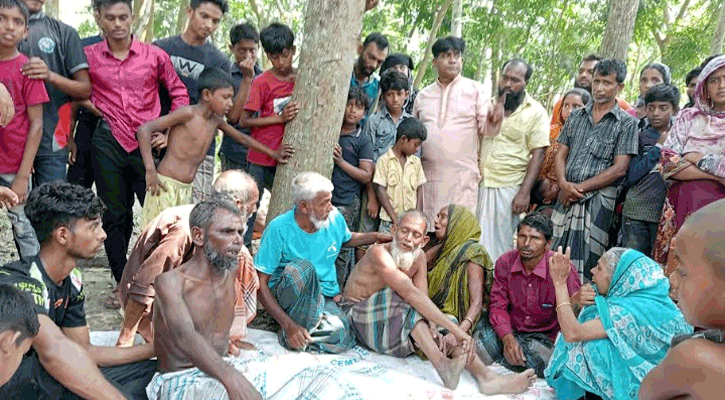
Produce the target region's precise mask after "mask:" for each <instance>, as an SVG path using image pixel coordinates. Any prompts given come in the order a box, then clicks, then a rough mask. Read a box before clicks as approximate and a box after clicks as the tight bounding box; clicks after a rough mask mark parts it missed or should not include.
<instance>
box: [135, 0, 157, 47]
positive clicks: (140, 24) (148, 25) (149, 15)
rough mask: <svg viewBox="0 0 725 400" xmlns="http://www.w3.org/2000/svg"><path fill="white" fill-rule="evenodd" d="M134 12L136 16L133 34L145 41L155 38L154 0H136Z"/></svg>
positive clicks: (148, 41)
mask: <svg viewBox="0 0 725 400" xmlns="http://www.w3.org/2000/svg"><path fill="white" fill-rule="evenodd" d="M133 14H134V15H135V16H136V21H135V22H134V27H133V34H134V35H135V36H136V38H137V39H138V40H139V41H141V42H145V43H150V42H151V41H152V40H153V38H154V0H136V1H134V3H133Z"/></svg>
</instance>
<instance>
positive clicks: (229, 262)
mask: <svg viewBox="0 0 725 400" xmlns="http://www.w3.org/2000/svg"><path fill="white" fill-rule="evenodd" d="M204 255H205V256H206V259H207V261H209V264H211V266H212V267H213V268H214V269H216V270H217V271H228V270H230V269H232V268H234V267H236V265H237V257H231V256H227V255H223V254H221V252H220V251H219V249H216V248H214V245H212V244H211V243H209V242H208V241H207V242H206V243H204Z"/></svg>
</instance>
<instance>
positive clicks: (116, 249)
mask: <svg viewBox="0 0 725 400" xmlns="http://www.w3.org/2000/svg"><path fill="white" fill-rule="evenodd" d="M95 4H96V5H97V7H98V9H97V10H96V11H97V12H98V13H99V14H100V18H99V19H98V21H99V23H100V25H101V30H102V31H103V32H105V34H106V38H105V39H106V40H104V41H102V42H100V43H97V44H95V45H92V46H88V47H86V48H85V53H86V57H87V58H88V65H89V74H90V76H91V83H92V84H93V89H92V92H91V103H88V102H86V103H85V105H86V106H87V107H88V108H89V109H90V110H91V111H92V112H94V113H95V114H96V115H98V116H100V117H103V122H101V124H100V126H99V127H98V129H97V130H96V132H95V134H94V135H93V139H92V141H93V147H94V149H95V157H94V160H93V169H94V171H95V180H96V188H97V190H98V195H99V196H100V197H101V199H103V202H104V203H105V204H106V207H108V210H107V211H106V213H105V214H104V215H103V228H104V229H105V230H106V233H107V234H108V240H106V242H105V247H106V254H107V255H108V261H109V264H110V266H111V272H112V273H113V277H114V278H115V279H116V282H118V281H120V280H121V276H122V274H123V268H124V266H125V265H126V251H127V249H128V244H129V240H130V238H131V231H132V230H133V211H132V207H133V201H134V199H133V196H134V193H135V194H136V197H138V200H139V202H140V203H141V204H143V201H144V194H145V192H146V179H145V176H146V170H145V168H144V164H143V161H142V159H141V154H140V152H139V149H138V141H137V140H136V131H137V130H138V127H139V126H141V124H143V123H145V122H148V121H151V120H154V119H156V118H158V117H159V115H160V114H161V103H160V100H159V87H160V86H161V85H163V86H164V87H166V89H167V91H168V92H169V95H170V97H171V101H172V105H171V110H172V111H173V110H175V109H177V108H179V107H182V106H185V105H188V104H189V96H188V92H187V90H186V86H184V84H183V82H181V79H179V76H178V75H177V74H176V71H175V70H174V66H173V65H172V63H171V60H170V58H169V56H168V54H166V53H165V52H164V51H163V50H161V49H160V48H158V47H156V46H153V45H150V44H145V43H141V42H139V41H138V40H136V39H135V38H134V37H133V36H132V34H131V25H132V23H133V12H132V7H131V0H99V1H97V2H96V3H95ZM155 138H157V139H162V138H163V135H157V136H155ZM151 143H152V144H153V145H156V146H161V145H163V144H164V143H160V140H157V142H155V141H154V140H152V142H151ZM109 305H111V304H109ZM114 306H115V304H114ZM118 306H119V307H120V303H119V304H118Z"/></svg>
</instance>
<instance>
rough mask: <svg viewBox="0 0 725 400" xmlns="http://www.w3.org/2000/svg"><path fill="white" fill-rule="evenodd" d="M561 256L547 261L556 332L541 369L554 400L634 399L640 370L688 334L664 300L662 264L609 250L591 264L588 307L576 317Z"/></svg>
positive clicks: (677, 313)
mask: <svg viewBox="0 0 725 400" xmlns="http://www.w3.org/2000/svg"><path fill="white" fill-rule="evenodd" d="M569 254H570V250H569V249H567V250H566V254H562V250H561V247H559V251H558V252H557V253H556V254H555V255H554V256H553V257H552V259H551V261H550V270H551V276H552V279H553V280H554V286H555V290H556V302H557V307H556V308H557V309H556V311H557V314H558V317H559V325H560V326H561V334H560V335H559V337H558V338H557V340H556V346H555V349H554V354H553V355H552V357H551V361H550V363H549V366H548V368H547V369H546V372H545V374H546V380H547V382H548V383H549V385H551V387H552V388H554V390H555V391H556V395H557V398H558V399H563V400H574V399H580V398H584V397H586V398H597V397H596V396H598V397H600V398H603V399H607V400H610V399H616V400H621V399H636V398H637V393H638V391H639V387H640V384H641V383H642V379H644V377H645V375H647V373H648V372H649V371H650V370H651V369H652V368H654V367H655V366H656V365H657V364H658V363H659V362H660V361H662V359H664V357H665V354H666V353H667V350H668V349H669V347H670V342H671V341H672V338H673V337H675V336H677V335H680V334H686V333H691V332H692V327H691V326H690V325H688V324H687V322H685V319H684V316H683V315H682V313H681V312H680V310H679V309H678V308H677V307H676V306H675V304H674V303H673V302H672V300H670V298H669V297H668V293H669V287H670V284H669V281H668V280H667V278H666V277H665V275H664V273H663V271H662V267H660V266H659V265H658V264H657V263H655V262H654V261H653V260H651V259H650V258H648V257H646V256H645V255H644V254H642V253H640V252H638V251H636V250H627V249H623V248H617V247H615V248H613V249H611V250H609V251H607V252H606V253H604V255H602V257H601V258H600V259H599V262H598V263H597V266H596V267H594V268H592V275H593V278H592V282H593V283H594V284H595V285H596V289H597V292H598V294H597V296H596V297H595V299H594V301H595V304H594V305H591V306H587V307H585V308H584V309H583V310H582V312H581V314H580V315H579V319H578V320H577V318H576V317H575V316H574V311H573V310H572V308H571V304H570V303H569V293H568V292H567V288H566V278H567V277H568V276H569V269H570V268H571V267H570V263H569Z"/></svg>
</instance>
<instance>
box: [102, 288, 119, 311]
mask: <svg viewBox="0 0 725 400" xmlns="http://www.w3.org/2000/svg"><path fill="white" fill-rule="evenodd" d="M103 307H106V308H108V309H110V310H118V309H120V308H121V300H119V298H118V296H117V295H116V292H111V294H109V295H108V297H106V300H104V301H103Z"/></svg>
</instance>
